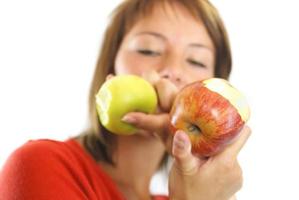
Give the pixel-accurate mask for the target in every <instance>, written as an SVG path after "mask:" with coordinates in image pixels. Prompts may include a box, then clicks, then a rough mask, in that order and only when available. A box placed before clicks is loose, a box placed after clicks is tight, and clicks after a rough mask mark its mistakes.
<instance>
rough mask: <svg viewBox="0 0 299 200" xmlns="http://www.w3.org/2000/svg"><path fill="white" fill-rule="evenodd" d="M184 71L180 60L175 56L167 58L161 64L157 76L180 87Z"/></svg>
mask: <svg viewBox="0 0 299 200" xmlns="http://www.w3.org/2000/svg"><path fill="white" fill-rule="evenodd" d="M183 73H184V70H183V66H182V63H181V61H180V59H179V58H178V57H176V56H173V57H170V56H168V57H167V58H165V59H164V60H163V62H162V66H161V67H160V70H159V74H160V76H161V77H162V78H165V79H169V80H170V81H171V82H173V83H174V84H176V85H181V84H182V82H183V78H182V77H184V75H183Z"/></svg>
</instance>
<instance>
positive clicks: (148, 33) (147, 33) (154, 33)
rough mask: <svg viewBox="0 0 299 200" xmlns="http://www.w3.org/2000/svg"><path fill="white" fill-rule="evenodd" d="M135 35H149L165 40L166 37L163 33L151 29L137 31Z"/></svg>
mask: <svg viewBox="0 0 299 200" xmlns="http://www.w3.org/2000/svg"><path fill="white" fill-rule="evenodd" d="M136 35H137V36H138V35H151V36H154V37H157V38H160V39H162V40H167V38H166V37H165V36H164V35H162V34H160V33H156V32H152V31H144V32H140V33H137V34H136Z"/></svg>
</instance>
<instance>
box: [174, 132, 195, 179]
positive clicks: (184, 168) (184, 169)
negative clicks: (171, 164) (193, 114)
mask: <svg viewBox="0 0 299 200" xmlns="http://www.w3.org/2000/svg"><path fill="white" fill-rule="evenodd" d="M172 154H173V156H174V158H175V165H176V167H177V168H178V170H179V171H180V172H181V173H182V174H183V175H193V174H195V173H196V172H197V170H198V167H199V164H200V162H199V159H198V158H196V157H195V156H194V155H192V152H191V142H190V139H189V137H188V135H187V134H186V133H184V132H183V131H181V130H178V131H177V132H176V134H175V136H174V138H173V146H172Z"/></svg>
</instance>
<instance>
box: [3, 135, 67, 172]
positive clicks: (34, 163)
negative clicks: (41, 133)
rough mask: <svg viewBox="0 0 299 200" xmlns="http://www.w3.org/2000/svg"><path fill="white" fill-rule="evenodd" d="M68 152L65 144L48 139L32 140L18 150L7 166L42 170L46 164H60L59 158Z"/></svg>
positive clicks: (11, 156)
mask: <svg viewBox="0 0 299 200" xmlns="http://www.w3.org/2000/svg"><path fill="white" fill-rule="evenodd" d="M66 151H67V148H66V147H65V143H64V142H59V141H55V140H48V139H41V140H31V141H29V142H26V143H25V144H24V145H22V146H21V147H19V148H17V149H16V150H15V151H14V152H13V153H12V154H11V155H10V157H9V158H8V160H7V163H6V165H8V167H15V166H19V167H20V166H22V167H28V168H37V167H39V168H40V167H42V166H45V164H46V163H48V164H49V163H55V162H59V160H58V158H59V157H61V156H62V155H63V154H65V153H67V152H66ZM12 164H13V165H12Z"/></svg>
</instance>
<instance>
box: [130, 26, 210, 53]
mask: <svg viewBox="0 0 299 200" xmlns="http://www.w3.org/2000/svg"><path fill="white" fill-rule="evenodd" d="M136 35H137V36H139V35H151V36H154V37H157V38H160V39H162V40H164V41H166V40H167V38H166V37H165V36H164V35H162V34H160V33H157V32H152V31H143V32H140V33H137V34H136ZM188 46H190V47H196V48H204V49H207V50H210V51H213V50H212V49H211V48H209V47H208V46H206V45H203V44H200V43H191V44H189V45H188Z"/></svg>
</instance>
